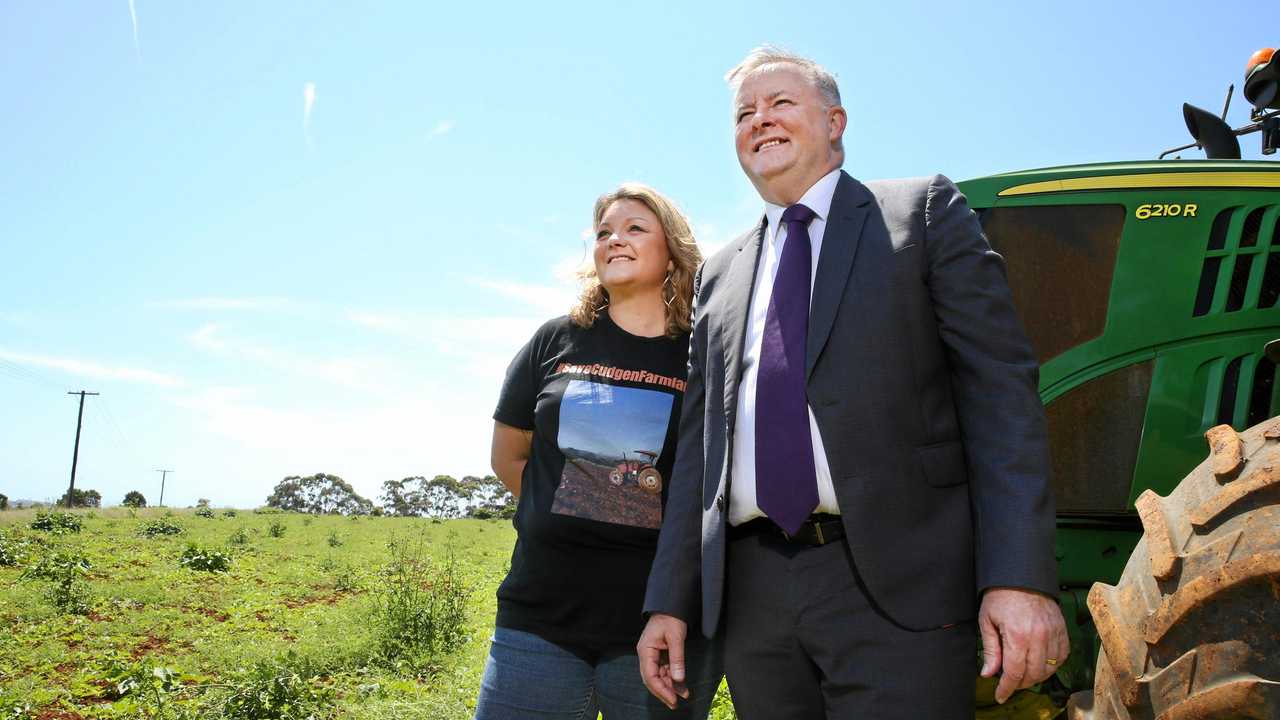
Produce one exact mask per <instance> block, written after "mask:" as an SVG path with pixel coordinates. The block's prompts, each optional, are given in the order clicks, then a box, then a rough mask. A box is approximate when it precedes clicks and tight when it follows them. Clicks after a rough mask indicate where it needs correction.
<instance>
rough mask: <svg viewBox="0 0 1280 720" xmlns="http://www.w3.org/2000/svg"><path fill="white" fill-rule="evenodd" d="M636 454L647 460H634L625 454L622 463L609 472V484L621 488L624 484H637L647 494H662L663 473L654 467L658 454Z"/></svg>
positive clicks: (647, 452)
mask: <svg viewBox="0 0 1280 720" xmlns="http://www.w3.org/2000/svg"><path fill="white" fill-rule="evenodd" d="M636 452H637V453H639V454H640V455H643V456H644V457H645V459H643V460H641V459H635V460H633V459H630V458H628V457H627V456H626V453H623V455H622V462H620V463H618V465H617V466H616V467H614V468H613V469H612V470H610V471H609V482H611V483H613V484H614V485H617V486H619V487H621V486H622V485H623V484H624V483H635V484H636V485H637V486H639V487H640V489H641V490H644V491H646V492H651V493H660V492H662V473H660V472H658V468H656V467H654V466H653V463H654V462H656V461H657V459H658V453H656V452H653V451H650V450H636Z"/></svg>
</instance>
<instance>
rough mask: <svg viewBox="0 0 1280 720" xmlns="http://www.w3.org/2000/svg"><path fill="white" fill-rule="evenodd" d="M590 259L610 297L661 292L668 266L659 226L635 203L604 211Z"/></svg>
mask: <svg viewBox="0 0 1280 720" xmlns="http://www.w3.org/2000/svg"><path fill="white" fill-rule="evenodd" d="M593 257H594V259H595V264H596V275H597V276H598V277H599V278H600V284H601V285H604V288H605V289H606V290H608V291H609V294H610V295H612V294H615V293H616V292H618V291H622V292H635V291H644V290H651V289H654V288H661V287H662V283H663V282H664V281H665V280H666V278H667V268H668V266H669V264H670V262H671V253H670V252H669V251H668V250H667V236H666V234H665V233H664V232H663V231H662V223H660V222H658V216H656V215H654V214H653V211H652V210H650V209H649V208H648V206H646V205H645V204H644V203H642V202H639V201H638V200H617V201H614V203H613V204H612V205H610V206H609V207H608V208H606V209H605V211H604V215H602V216H601V217H600V224H599V225H597V226H596V245H595V252H594V254H593Z"/></svg>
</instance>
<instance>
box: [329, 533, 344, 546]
mask: <svg viewBox="0 0 1280 720" xmlns="http://www.w3.org/2000/svg"><path fill="white" fill-rule="evenodd" d="M327 542H328V543H329V547H331V548H336V547H342V538H341V537H338V531H337V530H330V531H329V538H328V540H327Z"/></svg>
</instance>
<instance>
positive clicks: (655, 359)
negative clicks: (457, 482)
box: [493, 313, 689, 650]
mask: <svg viewBox="0 0 1280 720" xmlns="http://www.w3.org/2000/svg"><path fill="white" fill-rule="evenodd" d="M688 351H689V338H688V335H684V336H682V337H680V338H677V339H672V338H667V337H657V338H645V337H639V336H636V335H632V334H630V333H628V332H626V331H625V330H623V329H622V328H619V327H618V326H617V325H615V324H614V323H613V321H612V320H610V319H609V316H608V313H600V316H599V318H598V319H597V320H596V322H595V324H594V325H593V326H592V327H590V328H581V327H578V326H576V325H574V324H573V323H572V322H570V320H569V318H568V317H560V318H556V319H555V320H551V321H549V322H547V323H546V324H545V325H543V326H542V327H541V328H540V329H539V330H538V331H537V332H536V333H534V336H533V339H531V340H530V341H529V343H528V344H527V345H525V346H524V348H522V349H521V350H520V352H519V353H518V354H517V355H516V357H515V360H513V361H512V362H511V366H510V368H508V369H507V377H506V381H505V382H504V383H503V386H502V395H501V397H500V398H499V399H498V408H497V410H496V411H495V412H494V414H493V418H494V419H495V420H497V421H498V422H500V423H503V424H504V425H510V426H512V427H517V428H521V429H524V430H532V431H533V439H532V447H531V451H530V455H529V462H528V464H527V465H525V469H524V475H523V476H522V479H521V485H520V502H519V505H518V507H517V509H516V515H515V527H516V531H517V538H516V546H515V550H514V551H513V552H512V554H511V570H510V572H508V573H507V577H506V579H505V580H504V581H503V582H502V585H501V586H499V588H498V618H497V624H498V625H499V626H501V627H506V628H511V629H515V630H523V631H525V632H531V633H534V634H536V635H539V636H541V637H543V638H545V639H547V640H549V641H551V642H555V643H561V644H564V645H566V646H571V647H575V648H582V649H585V650H603V649H607V648H610V647H617V646H619V645H623V646H629V645H632V644H634V643H635V641H636V639H637V638H639V636H640V631H641V630H642V629H643V620H642V617H641V610H642V605H643V601H644V588H645V581H646V580H647V579H648V576H649V567H650V566H651V565H652V564H653V555H654V551H655V548H656V547H657V542H658V528H659V527H660V526H661V524H662V511H663V508H664V507H665V504H666V497H667V479H668V478H669V477H670V475H671V465H672V461H673V459H674V456H675V444H676V425H677V424H678V422H679V419H680V401H681V398H682V397H683V395H684V387H685V378H686V374H687V372H688V366H687V362H688Z"/></svg>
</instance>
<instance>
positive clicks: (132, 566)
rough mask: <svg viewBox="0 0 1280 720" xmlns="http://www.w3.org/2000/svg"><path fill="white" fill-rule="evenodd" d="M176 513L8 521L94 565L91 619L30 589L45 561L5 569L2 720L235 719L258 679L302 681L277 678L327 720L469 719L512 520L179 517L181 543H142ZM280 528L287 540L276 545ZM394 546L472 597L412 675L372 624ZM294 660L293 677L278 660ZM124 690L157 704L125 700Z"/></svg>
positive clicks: (86, 581) (24, 513)
mask: <svg viewBox="0 0 1280 720" xmlns="http://www.w3.org/2000/svg"><path fill="white" fill-rule="evenodd" d="M166 512H168V511H166V510H157V509H145V510H139V511H136V512H135V513H134V514H135V515H136V517H131V516H130V513H129V511H128V509H126V508H119V509H116V508H111V509H106V510H99V511H97V512H96V517H89V516H88V515H87V513H78V514H79V515H80V519H81V520H82V521H83V529H82V530H81V531H80V532H79V533H75V534H62V535H52V534H50V533H47V532H41V531H39V530H32V529H30V528H29V525H30V524H31V522H32V520H33V519H34V517H35V513H34V512H32V511H29V510H10V511H5V512H0V530H3V531H4V532H5V534H6V536H8V537H9V538H18V539H30V538H35V537H39V538H40V540H43V541H44V543H43V544H41V543H30V544H28V545H27V547H35V548H36V551H37V552H39V553H43V554H46V555H52V554H54V553H57V552H62V553H65V554H67V555H71V556H78V557H83V558H85V559H86V560H87V561H88V563H89V566H90V569H89V570H88V571H87V572H86V573H85V574H84V575H83V577H82V578H81V582H83V585H84V590H85V591H86V593H87V599H86V600H85V601H86V603H87V605H88V607H87V609H86V613H85V614H83V615H81V614H73V613H66V612H63V611H62V610H60V609H59V608H58V607H56V606H55V605H54V604H52V602H51V601H50V599H49V594H50V587H49V586H50V585H51V584H52V582H51V581H47V580H44V579H41V578H30V579H22V577H21V576H22V575H23V572H24V569H25V568H26V567H27V566H28V565H30V564H31V562H34V560H35V558H31V559H29V560H28V561H27V562H20V563H18V564H15V565H12V566H0V587H2V588H4V592H0V627H4V628H6V632H4V633H0V717H3V718H20V717H24V713H25V716H27V717H32V718H42V719H45V720H49V719H52V718H61V719H62V720H69V719H73V718H77V717H79V718H124V717H139V716H142V717H186V716H192V717H196V716H200V717H209V716H214V717H216V716H217V715H210V708H214V707H224V706H225V707H230V705H226V703H225V700H226V699H227V698H228V697H231V696H232V694H233V692H234V690H235V689H236V688H237V687H249V686H251V684H252V682H258V681H261V682H267V681H269V680H271V678H270V677H267V678H266V679H265V680H263V678H261V677H259V678H258V679H257V680H255V679H254V678H255V676H253V673H252V672H250V669H260V668H263V667H276V666H280V667H287V668H291V669H289V671H288V672H287V673H286V672H281V673H278V674H277V675H278V676H279V677H280V678H285V679H284V680H281V681H280V683H277V684H278V685H280V686H282V687H283V686H284V685H287V684H288V682H292V681H288V678H289V677H293V676H294V675H297V676H298V677H301V678H303V680H305V681H306V682H307V683H310V686H311V687H314V688H316V689H317V690H318V692H319V695H320V696H323V697H325V698H326V699H327V704H326V706H325V707H323V708H321V711H322V712H321V713H320V714H319V715H318V716H319V717H344V718H369V719H370V720H372V718H406V719H407V718H422V719H423V720H426V719H427V718H430V719H431V720H448V719H453V718H458V719H459V720H461V719H462V718H469V717H470V716H471V713H472V710H473V708H474V704H475V696H476V693H477V691H478V688H479V681H480V673H481V670H482V668H483V663H484V658H485V655H486V653H487V651H488V639H489V635H490V633H491V629H492V623H493V614H494V599H493V592H494V589H495V588H496V587H497V584H498V582H499V581H500V580H501V579H502V575H503V573H504V572H505V568H506V563H507V558H508V557H509V556H510V551H511V544H512V542H513V541H514V531H513V530H512V529H511V526H510V523H509V522H505V521H482V520H457V521H450V522H447V523H432V522H431V521H430V520H424V519H417V518H371V517H362V518H358V519H351V518H347V517H338V516H325V517H315V518H304V517H303V516H299V515H288V514H286V515H255V514H253V513H249V512H240V513H238V514H237V515H236V516H234V517H225V516H223V515H221V514H218V515H216V516H215V517H213V518H208V517H196V516H195V515H194V513H192V512H189V511H186V512H184V511H174V515H173V517H170V518H168V520H169V521H170V522H172V523H174V524H177V525H180V526H181V527H182V528H183V532H182V533H181V534H180V535H155V536H151V537H147V536H145V535H142V534H140V533H139V530H140V528H142V527H143V526H144V525H145V524H146V523H148V522H150V521H154V520H159V519H162V518H164V517H165V513H166ZM306 520H309V521H310V522H306ZM274 524H279V527H281V528H283V530H282V531H281V530H277V535H278V536H275V537H273V536H272V534H271V527H272V525H274ZM233 537H234V538H236V539H237V540H240V539H242V538H243V542H242V544H233V543H231V542H229V541H228V540H229V539H230V538H233ZM335 537H340V538H341V542H340V543H338V544H334V543H333V542H332V541H331V540H332V538H335ZM392 540H398V541H401V542H410V543H414V544H416V545H418V546H419V547H421V548H422V552H423V553H424V554H425V555H426V556H427V559H428V561H430V562H432V563H435V564H440V565H442V564H443V563H445V562H447V557H446V555H447V552H448V551H450V550H451V551H452V553H453V554H454V555H455V556H456V559H457V562H456V565H455V567H456V568H457V574H458V580H459V581H461V582H462V583H463V584H465V585H467V586H469V587H470V588H472V592H471V593H470V595H469V596H468V603H467V606H466V612H465V623H464V625H463V632H462V637H461V639H460V640H461V642H460V645H459V646H458V647H457V649H456V650H454V651H452V652H448V653H441V654H439V655H438V656H432V657H427V658H418V660H419V661H420V662H414V663H411V664H410V665H409V666H406V665H403V664H402V665H401V666H399V667H396V666H393V665H390V664H388V663H385V662H381V661H380V659H379V657H378V650H379V641H380V638H379V637H378V628H377V627H375V626H372V625H373V624H372V623H370V622H369V619H370V618H371V617H373V616H374V613H375V611H376V607H377V603H376V602H375V597H374V596H375V590H376V588H377V587H379V582H378V581H379V580H380V576H379V574H378V570H379V568H382V567H384V566H385V565H386V564H387V563H388V562H389V561H390V560H391V559H392V558H391V555H390V551H389V550H388V543H389V542H391V541H392ZM189 543H195V544H196V545H198V546H199V547H201V548H207V549H209V550H211V551H217V552H221V553H226V554H228V555H229V556H230V557H231V563H230V569H229V571H227V572H217V573H209V572H199V571H195V570H192V569H188V568H185V567H183V565H182V563H181V558H182V557H183V553H184V549H185V548H186V547H187V545H188V544H189ZM290 652H292V654H293V658H294V661H293V663H292V664H290V663H289V662H288V661H284V660H281V658H285V657H286V656H287V653H290ZM282 663H283V664H282ZM299 664H302V665H305V666H306V668H307V670H306V671H305V672H302V671H298V670H297V669H296V668H297V666H298V665H299ZM410 666H411V667H412V669H406V668H407V667H410ZM152 671H156V672H158V675H159V676H164V678H165V679H164V681H163V682H162V681H161V679H160V678H159V677H158V675H157V674H156V672H152ZM263 672H266V671H262V672H259V675H262V674H263ZM149 673H150V674H149ZM289 673H293V675H290V674H289ZM268 674H269V673H268ZM135 676H136V677H135ZM148 677H150V678H153V680H147V678H148ZM121 678H126V679H127V678H135V679H134V680H130V681H129V682H133V683H135V685H136V684H138V683H141V685H142V686H145V688H144V689H147V690H148V692H141V691H136V692H130V693H128V694H126V696H125V697H123V698H118V697H116V696H118V695H120V693H119V685H120V684H121V682H124V681H123V680H121ZM137 678H142V680H138V679H137ZM143 681H145V682H143ZM162 686H163V687H162ZM131 687H132V686H131ZM264 687H265V685H264ZM164 688H167V689H164ZM113 698H115V699H113ZM148 698H150V699H148ZM156 698H159V701H157V700H156ZM215 700H217V701H219V702H223V703H224V704H223V705H217V704H216V703H215V702H214V701H215ZM23 707H29V708H30V709H29V710H22V708H23ZM15 708H17V709H18V711H17V712H15ZM227 712H230V710H228V711H227ZM184 713H186V714H185V715H184Z"/></svg>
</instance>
